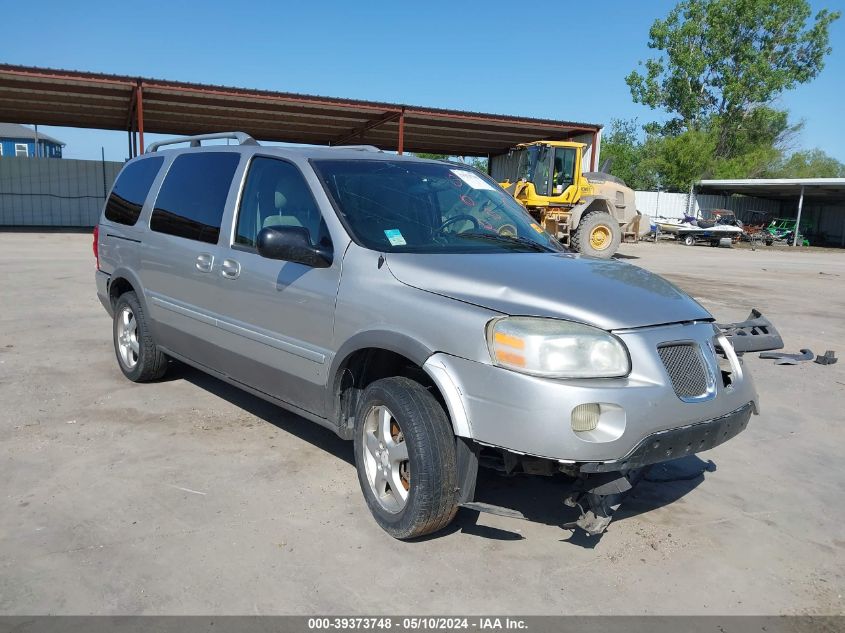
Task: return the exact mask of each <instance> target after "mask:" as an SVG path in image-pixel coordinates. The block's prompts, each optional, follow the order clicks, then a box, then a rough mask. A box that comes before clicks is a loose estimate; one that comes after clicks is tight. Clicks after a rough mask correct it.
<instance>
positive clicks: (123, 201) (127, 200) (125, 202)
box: [106, 156, 164, 226]
mask: <svg viewBox="0 0 845 633" xmlns="http://www.w3.org/2000/svg"><path fill="white" fill-rule="evenodd" d="M162 163H164V158H162V157H160V156H156V157H152V158H144V159H142V160H139V161H136V162H134V163H131V164H129V165H127V166H126V167H124V168H123V170H122V171H121V172H120V175H118V177H117V180H116V181H115V183H114V187H112V191H111V194H109V199H108V201H107V202H106V219H107V220H109V221H111V222H116V223H118V224H127V225H129V226H132V225H134V224H135V223H136V222H137V221H138V217H139V216H140V215H141V208H142V207H143V206H144V200H146V199H147V194H148V193H149V192H150V187H151V186H152V184H153V181H154V180H155V179H156V176H157V175H158V171H159V169H161V165H162Z"/></svg>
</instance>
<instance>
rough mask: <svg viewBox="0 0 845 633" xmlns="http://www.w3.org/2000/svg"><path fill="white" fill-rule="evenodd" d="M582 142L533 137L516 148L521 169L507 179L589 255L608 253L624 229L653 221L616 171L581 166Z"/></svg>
mask: <svg viewBox="0 0 845 633" xmlns="http://www.w3.org/2000/svg"><path fill="white" fill-rule="evenodd" d="M585 147H586V145H584V144H583V143H572V142H569V141H534V142H533V143H523V144H521V145H518V146H517V147H516V148H514V149H513V150H512V152H513V153H514V154H515V155H516V158H517V160H509V161H508V164H509V165H512V166H513V167H512V168H513V169H515V170H516V173H513V174H506V180H505V181H504V182H502V183H500V184H501V185H502V187H504V188H505V190H506V191H508V193H510V194H511V195H512V196H513V197H514V198H516V199H517V200H518V201H519V202H520V203H521V204H522V205H523V206H524V207H525V208H526V209H528V212H529V213H530V214H531V215H532V216H533V217H534V218H535V219H536V220H537V221H538V222H539V223H540V225H541V226H542V227H543V228H545V229H546V230H547V231H548V232H549V233H551V234H552V235H554V236H556V237H557V238H558V239H559V240H560V241H561V242H562V243H564V244H566V245H567V246H569V247H571V248H573V249H574V250H576V251H578V252H579V253H582V254H584V255H589V256H591V257H601V258H605V259H606V258H609V257H611V256H612V255H613V254H614V253H615V252H616V251H617V249H618V248H619V243H620V242H621V241H622V238H623V234H624V235H635V236H636V237H637V238H639V237H640V236H641V235H644V234H645V233H646V232H647V231H648V230H649V227H650V222H649V219H648V218H647V217H645V216H643V215H642V214H640V213H639V212H638V211H637V207H636V201H635V199H634V191H633V189H631V188H630V187H627V186H626V185H625V183H624V182H622V181H621V180H620V179H619V178H616V177H615V176H611V175H610V174H605V173H602V172H597V171H596V172H585V171H582V168H581V165H582V158H583V154H584V148H585Z"/></svg>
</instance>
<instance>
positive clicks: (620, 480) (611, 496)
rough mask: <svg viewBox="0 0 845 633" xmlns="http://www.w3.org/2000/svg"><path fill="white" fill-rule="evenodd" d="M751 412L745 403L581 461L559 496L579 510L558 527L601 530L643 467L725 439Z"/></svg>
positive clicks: (735, 432) (741, 427)
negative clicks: (605, 458) (606, 458)
mask: <svg viewBox="0 0 845 633" xmlns="http://www.w3.org/2000/svg"><path fill="white" fill-rule="evenodd" d="M752 412H753V404H752V403H750V402H749V403H748V404H746V405H745V406H743V407H741V408H739V409H737V410H736V411H732V412H731V413H728V414H727V415H724V416H721V417H719V418H715V419H713V420H708V421H706V422H700V423H698V424H690V425H688V426H683V427H681V428H677V429H669V430H667V431H659V432H657V433H652V434H651V435H649V436H647V437H645V438H644V439H643V440H642V441H641V442H640V443H639V444H637V446H636V447H635V448H634V450H633V451H631V452H630V453H629V454H628V456H627V457H625V458H624V459H622V460H618V461H615V462H587V463H584V464H581V466H580V472H581V477H580V478H579V480H578V482H577V483H576V486H575V489H574V490H573V491H572V492H571V493H570V494H569V495H567V497H566V498H565V499H564V504H565V505H567V506H569V507H572V508H575V507H577V508H579V509H580V510H581V515H580V516H579V517H578V519H577V520H576V521H573V522H571V523H566V524H564V526H563V527H564V528H565V529H575V528H581V529H582V530H584V532H586V533H587V535H588V536H596V535H599V534H602V533H603V532H604V531H605V530H606V529H607V526H608V525H610V522H611V520H612V519H613V513H614V512H616V510H618V509H619V506H620V505H622V502H623V501H624V499H625V497H626V496H627V495H628V493H629V492H630V491H631V489H632V488H633V487H634V486H635V485H636V484H637V482H638V481H639V480H640V478H641V477H642V475H643V474H644V472H645V471H644V470H643V469H644V467H646V466H650V465H652V464H657V463H659V462H665V461H669V460H672V459H678V458H680V457H685V456H687V455H693V454H695V453H699V452H701V451H706V450H709V449H711V448H714V447H715V446H718V445H719V444H722V443H723V442H727V441H728V440H729V439H731V438H732V437H734V436H736V435H738V434H739V433H740V432H742V431H743V430H744V429H745V427H746V426H748V421H749V419H750V418H751V414H752Z"/></svg>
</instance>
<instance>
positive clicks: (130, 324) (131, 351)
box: [115, 306, 140, 369]
mask: <svg viewBox="0 0 845 633" xmlns="http://www.w3.org/2000/svg"><path fill="white" fill-rule="evenodd" d="M115 338H116V339H117V352H118V358H119V359H120V362H121V363H122V364H123V366H124V367H126V368H127V369H133V368H134V367H135V365H137V364H138V352H139V351H140V347H139V345H138V322H137V321H136V320H135V315H134V314H133V313H132V309H131V308H130V307H129V306H124V307H123V309H122V310H121V311H120V312H119V313H118V315H117V326H116V330H115Z"/></svg>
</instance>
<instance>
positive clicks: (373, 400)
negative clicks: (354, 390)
mask: <svg viewBox="0 0 845 633" xmlns="http://www.w3.org/2000/svg"><path fill="white" fill-rule="evenodd" d="M355 466H356V468H357V470H358V481H359V483H360V484H361V491H362V492H363V493H364V498H365V499H366V501H367V505H368V506H369V508H370V512H371V513H372V515H373V517H374V518H375V520H376V522H377V523H378V524H379V525H380V526H381V527H382V529H384V530H385V531H386V532H387V533H388V534H390V535H391V536H393V537H395V538H398V539H411V538H415V537H418V536H423V535H425V534H430V533H432V532H436V531H438V530H440V529H442V528H444V527H446V526H447V525H448V524H449V523H450V522H451V521H452V519H453V518H454V516H455V513H456V512H457V509H458V486H457V460H456V456H455V436H454V434H453V432H452V427H451V424H450V423H449V418H448V417H447V415H446V412H445V411H444V410H443V407H442V406H441V405H440V403H439V402H438V401H437V399H436V398H435V397H434V396H433V395H432V394H431V393H430V392H429V391H428V390H427V389H426V388H425V387H423V386H422V385H420V384H419V383H417V382H414V381H413V380H410V379H408V378H400V377H393V378H384V379H382V380H377V381H375V382H374V383H372V384H371V385H369V386H368V387H367V388H366V389H365V390H364V393H363V394H362V395H361V401H360V403H359V405H358V410H357V414H356V416H355Z"/></svg>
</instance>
